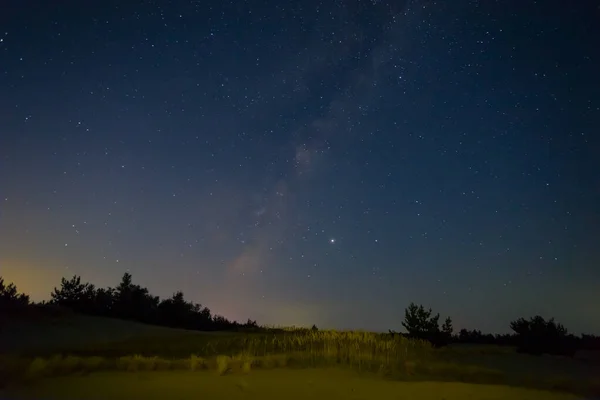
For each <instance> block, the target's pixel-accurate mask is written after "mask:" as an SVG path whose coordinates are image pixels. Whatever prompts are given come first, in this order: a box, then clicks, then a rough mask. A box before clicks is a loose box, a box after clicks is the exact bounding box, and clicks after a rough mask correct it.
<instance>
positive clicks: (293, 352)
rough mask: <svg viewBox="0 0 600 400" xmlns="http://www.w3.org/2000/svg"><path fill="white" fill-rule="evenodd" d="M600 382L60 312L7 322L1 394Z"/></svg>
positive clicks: (558, 370) (523, 365)
mask: <svg viewBox="0 0 600 400" xmlns="http://www.w3.org/2000/svg"><path fill="white" fill-rule="evenodd" d="M2 354H4V356H2ZM58 354H62V355H63V356H59V355H58ZM16 356H18V357H16ZM298 368H302V369H303V371H299V370H298ZM306 368H310V371H312V372H310V371H307V370H306ZM282 370H283V371H282ZM357 372H358V373H359V374H360V377H359V376H358V375H356V373H357ZM81 373H86V374H88V373H93V375H89V376H87V375H85V376H81ZM217 373H218V375H223V376H222V377H220V378H219V379H215V376H216V375H215V374H217ZM73 374H75V375H73ZM598 376H600V366H599V365H597V364H590V363H582V362H581V361H579V360H574V359H566V358H557V357H535V356H528V355H524V354H517V353H516V352H514V349H510V348H504V347H497V346H475V345H472V346H450V347H447V348H443V349H439V350H436V349H433V348H432V347H431V346H430V345H429V344H428V343H426V342H420V341H415V340H410V339H406V338H403V337H393V336H390V335H385V334H375V333H369V332H337V331H310V330H304V331H290V332H278V333H275V332H266V333H265V332H263V333H224V332H215V333H204V332H196V331H187V330H180V329H170V328H164V327H157V326H151V325H146V324H141V323H135V322H129V321H121V320H115V319H109V318H100V317H90V316H84V315H77V314H73V313H71V312H68V311H65V310H60V309H53V308H33V309H31V310H30V311H28V313H25V314H23V313H20V314H18V315H12V316H6V315H4V316H3V318H2V319H1V320H0V387H2V383H3V382H4V384H5V385H6V384H8V383H10V382H13V381H16V380H17V378H19V379H24V380H23V382H28V383H29V384H28V385H27V387H28V389H25V387H23V386H21V387H15V388H12V389H11V390H10V391H9V392H6V393H8V394H10V395H11V396H12V397H11V398H36V396H37V398H40V397H43V398H52V395H54V396H56V398H69V396H75V397H77V398H79V399H85V398H95V397H93V396H94V395H95V396H96V397H98V396H100V397H98V398H114V399H118V398H123V399H125V398H132V396H133V394H139V393H141V392H138V391H139V390H142V389H143V388H145V390H146V392H147V393H146V392H144V394H143V396H142V397H144V398H153V397H152V396H157V397H156V398H158V397H160V398H175V397H177V398H182V399H187V398H190V399H192V398H198V397H202V398H232V399H233V398H242V397H243V398H256V399H259V398H261V399H268V398H275V397H277V398H281V397H285V398H298V399H300V398H306V397H311V398H315V399H319V398H323V399H324V398H327V399H334V398H344V399H345V398H354V399H361V398H374V397H372V396H369V395H368V394H369V393H380V394H381V396H384V395H385V396H386V397H391V398H421V399H427V400H428V399H439V398H446V399H453V398H456V399H459V398H469V396H471V397H472V398H478V399H488V398H489V399H501V398H507V399H508V398H510V399H520V398H523V399H540V400H541V399H557V400H558V399H561V400H563V399H565V400H566V399H575V398H576V397H574V396H573V395H572V394H573V393H575V394H579V395H582V394H589V393H595V392H596V391H598V389H600V381H599V380H598ZM376 377H378V378H385V379H372V378H376ZM48 378H52V379H48ZM367 378H368V379H367ZM40 379H41V380H40ZM365 379H366V380H365ZM390 380H394V381H396V382H393V383H392V382H389V381H390ZM150 382H155V383H153V384H152V385H150ZM452 382H454V383H452ZM456 382H462V383H456ZM33 383H35V384H33ZM472 383H477V385H472ZM493 385H496V386H493ZM65 388H66V389H65ZM110 388H113V389H110ZM114 388H119V389H118V392H115V391H114ZM174 388H176V389H177V390H175V389H174ZM352 388H354V389H352ZM525 388H528V389H525ZM109 389H110V390H109ZM350 389H352V390H351V391H350V392H348V390H350ZM531 389H543V390H538V391H532V390H531ZM5 390H7V389H5ZM111 390H112V391H111ZM547 390H552V391H556V392H557V393H554V394H551V393H550V392H548V391H547ZM558 392H560V393H558ZM500 393H503V394H504V395H503V396H505V397H502V396H499V394H500ZM565 393H571V394H565ZM202 394H206V395H207V396H203V395H202ZM1 395H2V393H1V392H0V396H1ZM41 395H43V396H41ZM210 395H213V396H214V397H210ZM269 396H275V397H269ZM294 396H296V397H294ZM365 396H366V397H365Z"/></svg>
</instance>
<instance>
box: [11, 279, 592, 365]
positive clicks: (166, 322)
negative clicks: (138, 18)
mask: <svg viewBox="0 0 600 400" xmlns="http://www.w3.org/2000/svg"><path fill="white" fill-rule="evenodd" d="M50 297H51V300H50V301H49V302H48V303H40V304H41V305H46V304H49V305H52V306H58V307H59V308H61V309H68V310H72V311H74V312H77V313H82V314H89V315H97V316H103V317H111V318H120V319H126V320H132V321H139V322H144V323H149V324H154V325H161V326H168V327H172V328H183V329H193V330H203V331H226V330H259V329H263V328H259V327H258V325H257V323H256V321H251V320H248V321H247V322H246V323H244V324H240V323H238V322H235V321H230V320H228V319H227V318H225V317H222V316H220V315H214V314H212V313H211V311H210V310H209V309H208V308H207V307H202V306H201V305H200V304H196V303H192V302H189V301H187V300H186V299H185V297H184V295H183V293H182V292H177V293H175V294H173V296H172V297H170V298H167V299H162V300H161V299H160V298H159V297H158V296H153V295H151V294H150V293H149V291H148V289H147V288H145V287H142V286H140V285H137V284H134V283H133V281H132V277H131V274H128V273H126V274H124V275H123V278H122V279H121V282H120V283H119V285H118V286H116V287H115V288H111V287H108V288H96V287H95V286H94V285H93V284H91V283H85V282H82V281H81V277H79V276H74V277H73V278H71V279H65V278H62V280H61V284H60V287H58V288H54V290H53V291H52V293H51V294H50ZM30 305H32V303H31V302H30V299H29V296H27V295H26V294H23V293H19V292H18V290H17V287H16V286H15V285H14V284H12V283H11V284H8V285H7V284H5V282H4V280H3V279H2V277H0V317H2V316H4V315H8V314H9V313H10V312H17V313H19V312H21V311H22V310H24V309H29V308H31V307H29V306H30ZM0 322H2V319H1V318H0ZM402 326H403V327H404V329H405V330H406V332H407V333H406V334H400V333H397V332H394V331H390V333H391V334H395V335H396V334H398V335H404V336H407V337H411V338H417V339H422V340H427V341H429V342H431V343H432V344H433V345H434V346H436V347H441V346H445V345H448V344H450V343H473V344H494V345H505V346H516V347H517V350H518V351H520V352H524V353H529V354H544V353H546V354H556V355H568V356H572V355H573V354H574V353H575V351H576V350H578V349H591V350H600V337H599V336H593V335H585V334H584V335H581V336H575V335H572V334H569V332H568V331H567V329H566V328H565V327H564V326H563V325H561V324H559V323H557V322H556V321H555V320H554V319H553V318H551V319H549V320H545V319H544V318H542V317H540V316H535V317H532V318H530V319H524V318H519V319H517V320H515V321H512V322H510V328H511V329H512V331H513V332H514V333H513V334H505V335H491V334H483V333H481V331H479V330H472V331H468V330H466V329H461V330H460V331H459V332H458V333H457V334H455V333H454V329H453V326H452V319H451V318H450V317H448V318H446V319H445V320H444V322H443V323H442V324H441V325H440V314H439V313H438V314H434V313H433V311H432V310H431V308H429V309H426V308H425V307H423V306H422V305H416V304H414V303H411V304H410V305H409V306H408V307H407V308H406V309H405V311H404V321H403V322H402ZM312 329H313V330H317V327H316V326H314V325H313V327H312Z"/></svg>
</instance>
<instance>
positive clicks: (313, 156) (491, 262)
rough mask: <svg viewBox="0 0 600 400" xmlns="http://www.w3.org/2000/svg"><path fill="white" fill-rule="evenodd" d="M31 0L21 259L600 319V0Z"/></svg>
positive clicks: (19, 14) (341, 298)
mask: <svg viewBox="0 0 600 400" xmlns="http://www.w3.org/2000/svg"><path fill="white" fill-rule="evenodd" d="M21 3H22V2H18V1H9V2H8V6H6V7H5V6H3V10H2V13H1V14H2V15H1V16H0V200H1V203H0V275H2V276H4V277H5V279H6V280H8V281H14V282H15V283H16V284H17V285H18V287H19V288H20V289H22V290H24V291H26V292H28V293H31V295H32V297H33V298H34V299H35V300H42V299H46V298H48V297H49V293H50V291H51V289H52V287H53V286H55V285H57V284H58V283H59V281H60V277H62V276H72V275H74V274H77V275H81V276H82V278H83V279H84V280H86V281H91V282H93V283H95V284H96V285H99V286H109V285H111V286H114V285H116V284H117V283H118V281H119V279H120V277H121V275H122V274H123V273H124V272H126V271H129V272H131V273H132V275H133V279H134V281H136V282H137V283H139V284H142V285H144V286H147V287H148V288H149V289H150V291H151V292H153V293H155V294H157V295H160V296H169V295H170V294H171V293H173V292H174V291H176V290H179V289H181V290H183V291H184V293H185V294H186V296H187V297H188V298H189V299H190V300H193V301H196V302H200V303H202V304H203V305H207V306H209V307H210V308H211V309H212V310H213V311H215V312H218V313H222V314H224V315H225V316H227V317H230V318H234V319H240V320H245V319H246V318H248V317H250V318H253V319H257V320H258V322H259V323H265V324H277V325H290V324H296V325H312V324H313V323H314V324H317V325H318V326H319V327H333V328H361V329H370V330H385V331H387V329H396V330H397V329H400V322H401V319H402V317H403V309H404V307H405V306H406V305H408V303H410V302H413V301H414V302H416V303H422V304H424V305H426V306H430V307H433V308H434V309H435V310H436V311H439V312H440V313H441V314H442V315H443V316H444V317H445V316H446V315H450V316H452V317H453V319H454V325H455V327H457V328H461V327H466V328H469V329H471V328H477V329H481V330H483V331H491V332H505V331H508V329H509V327H508V322H509V321H510V320H511V319H514V318H517V317H521V316H526V317H528V316H532V315H535V314H542V315H543V316H546V317H551V316H554V317H556V318H557V319H558V320H559V321H560V322H562V323H563V324H565V325H566V326H567V327H568V328H570V329H571V330H572V331H574V332H581V331H586V332H596V333H597V332H598V331H600V318H599V314H598V312H597V310H596V309H594V304H597V301H595V300H596V299H597V295H596V294H595V291H596V289H597V288H598V286H599V285H600V269H599V268H598V265H599V261H600V250H599V248H598V243H600V211H599V210H600V208H599V206H598V205H599V204H600V157H598V154H600V139H599V138H598V132H599V131H600V130H599V128H600V80H598V73H597V71H600V53H599V52H598V49H600V24H599V23H598V21H599V20H600V10H599V9H598V8H597V6H596V5H595V4H593V2H591V1H590V2H585V1H583V2H577V5H576V6H574V5H571V6H569V8H566V6H564V5H563V4H564V3H562V2H555V1H544V2H522V1H507V2H479V1H456V2H439V1H438V2H436V1H425V0H414V1H384V0H380V1H358V0H350V1H327V2H318V1H302V2H297V4H295V5H294V4H286V3H285V2H280V1H271V0H263V1H254V0H249V1H246V2H235V1H234V2H226V1H180V2H172V3H173V4H171V5H169V6H167V5H166V4H163V2H151V1H146V2H140V1H138V2H136V1H131V2H110V1H109V2H101V3H100V2H99V3H96V4H95V5H94V6H91V5H90V4H88V3H86V2H75V1H67V2H64V4H63V3H61V6H60V7H59V6H53V5H51V4H49V3H50V2H46V1H39V2H31V4H29V3H28V4H27V5H24V4H21ZM34 3H37V4H34ZM594 301H595V302H594Z"/></svg>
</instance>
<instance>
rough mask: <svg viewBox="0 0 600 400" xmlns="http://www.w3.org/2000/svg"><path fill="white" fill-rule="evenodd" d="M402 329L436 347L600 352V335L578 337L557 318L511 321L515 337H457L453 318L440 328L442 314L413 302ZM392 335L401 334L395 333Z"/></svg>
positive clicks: (463, 331)
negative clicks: (461, 345) (470, 345)
mask: <svg viewBox="0 0 600 400" xmlns="http://www.w3.org/2000/svg"><path fill="white" fill-rule="evenodd" d="M402 326H403V327H404V329H406V331H407V332H408V333H407V334H406V336H407V337H411V338H417V339H422V340H427V341H429V342H431V343H432V344H433V345H434V346H436V347H441V346H445V345H448V344H450V343H473V344H494V345H501V346H515V347H516V348H517V351H519V352H522V353H528V354H535V355H540V354H553V355H564V356H573V355H574V354H575V352H576V351H577V350H579V349H589V350H600V336H594V335H586V334H583V335H581V336H575V335H573V334H570V333H569V332H568V331H567V329H566V328H565V327H564V326H563V325H562V324H559V323H558V322H556V321H555V320H554V318H550V319H549V320H545V319H544V318H542V317H541V316H539V315H537V316H535V317H532V318H530V319H528V320H527V319H525V318H519V319H517V320H515V321H512V322H510V328H511V329H512V331H513V332H514V333H513V334H504V335H492V334H482V333H481V331H479V330H472V331H469V330H466V329H461V330H460V331H459V332H458V334H454V333H453V327H452V319H451V318H450V317H448V318H446V319H445V321H444V323H443V324H442V325H441V326H440V314H439V313H438V314H435V315H434V314H433V311H432V310H431V308H429V309H426V308H425V307H423V306H422V305H419V306H417V305H416V304H414V303H411V304H410V305H409V306H408V307H407V308H406V309H405V310H404V321H403V322H402ZM390 333H391V334H398V333H397V332H394V331H391V330H390Z"/></svg>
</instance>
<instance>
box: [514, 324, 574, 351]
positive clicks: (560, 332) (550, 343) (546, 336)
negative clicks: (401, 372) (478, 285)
mask: <svg viewBox="0 0 600 400" xmlns="http://www.w3.org/2000/svg"><path fill="white" fill-rule="evenodd" d="M510 328H511V329H512V330H513V331H514V332H515V333H516V342H517V351H519V352H523V353H529V354H536V355H540V354H543V353H547V354H561V355H571V356H572V355H573V354H574V353H575V349H576V346H575V338H574V337H573V336H572V335H568V332H567V329H566V328H565V327H564V326H563V325H562V324H559V323H557V322H555V321H554V318H550V319H549V320H548V321H546V320H545V319H544V318H542V317H541V316H539V315H536V316H535V317H532V318H530V319H529V320H526V319H524V318H519V319H517V320H515V321H512V322H511V323H510Z"/></svg>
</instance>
